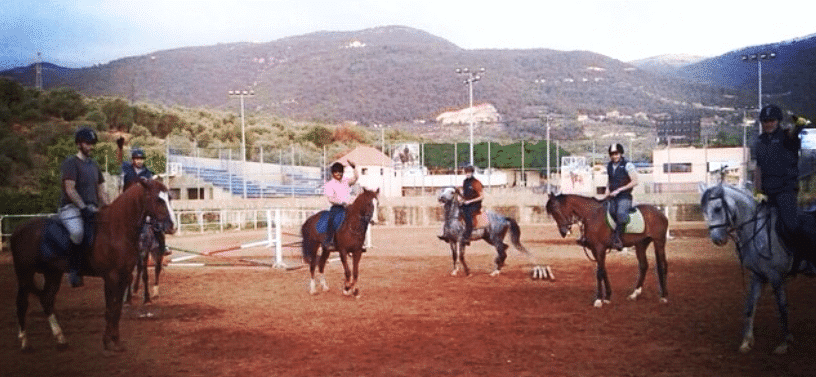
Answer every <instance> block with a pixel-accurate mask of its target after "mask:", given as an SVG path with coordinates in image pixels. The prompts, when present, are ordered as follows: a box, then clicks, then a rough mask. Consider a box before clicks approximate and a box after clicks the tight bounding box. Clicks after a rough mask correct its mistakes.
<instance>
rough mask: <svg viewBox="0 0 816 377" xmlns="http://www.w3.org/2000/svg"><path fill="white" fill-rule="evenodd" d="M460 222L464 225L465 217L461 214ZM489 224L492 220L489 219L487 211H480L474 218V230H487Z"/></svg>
mask: <svg viewBox="0 0 816 377" xmlns="http://www.w3.org/2000/svg"><path fill="white" fill-rule="evenodd" d="M459 221H461V222H462V223H463V224H464V222H465V216H464V215H462V214H461V213H460V214H459ZM489 224H490V219H488V218H487V211H479V213H477V214H475V215H474V216H473V229H481V228H487V226H488V225H489Z"/></svg>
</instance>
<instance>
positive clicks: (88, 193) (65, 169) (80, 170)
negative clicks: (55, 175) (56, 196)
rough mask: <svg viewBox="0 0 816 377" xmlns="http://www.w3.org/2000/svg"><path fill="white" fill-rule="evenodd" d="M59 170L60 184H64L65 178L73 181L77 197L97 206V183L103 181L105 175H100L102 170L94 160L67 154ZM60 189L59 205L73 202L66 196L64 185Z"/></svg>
mask: <svg viewBox="0 0 816 377" xmlns="http://www.w3.org/2000/svg"><path fill="white" fill-rule="evenodd" d="M60 172H61V174H62V179H61V180H60V183H61V184H63V185H64V182H65V181H66V180H71V181H75V182H76V191H77V192H78V193H79V197H80V198H82V201H84V202H85V204H93V205H96V206H99V196H98V193H97V189H98V186H99V184H101V183H102V182H105V177H103V176H102V171H101V170H100V169H99V165H97V164H96V161H94V160H93V159H91V158H86V159H85V160H84V161H83V160H80V159H79V157H77V156H76V155H73V156H69V157H68V158H66V159H65V161H63V162H62V167H61V168H60ZM60 191H61V194H60V203H59V206H60V207H62V206H64V205H66V204H70V203H73V202H71V199H69V198H68V195H66V194H65V188H64V186H63V188H62V190H60Z"/></svg>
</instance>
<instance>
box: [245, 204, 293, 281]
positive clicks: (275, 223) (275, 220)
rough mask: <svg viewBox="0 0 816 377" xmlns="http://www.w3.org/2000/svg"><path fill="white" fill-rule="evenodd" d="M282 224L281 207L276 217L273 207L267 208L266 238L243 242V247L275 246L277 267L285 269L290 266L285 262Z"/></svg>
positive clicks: (277, 209) (276, 211) (277, 210)
mask: <svg viewBox="0 0 816 377" xmlns="http://www.w3.org/2000/svg"><path fill="white" fill-rule="evenodd" d="M280 224H281V210H280V208H276V209H275V211H274V217H273V213H272V210H271V209H268V210H266V239H263V240H259V241H253V242H248V243H245V244H242V245H241V249H246V248H250V247H258V246H264V247H269V248H274V252H275V264H274V266H275V268H284V269H285V268H288V266H286V264H285V263H283V245H282V242H281V238H282V230H281V226H280ZM272 228H274V231H273V230H272ZM273 232H274V233H273Z"/></svg>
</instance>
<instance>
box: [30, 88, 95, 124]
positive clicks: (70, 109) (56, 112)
mask: <svg viewBox="0 0 816 377" xmlns="http://www.w3.org/2000/svg"><path fill="white" fill-rule="evenodd" d="M41 108H42V111H43V113H45V115H49V116H52V117H57V118H62V119H65V120H67V121H72V120H74V119H77V118H79V117H81V116H83V115H85V113H87V112H88V108H87V106H85V101H84V100H83V98H82V96H81V95H80V94H79V93H77V92H75V91H73V90H71V89H68V88H60V89H54V90H52V91H50V92H48V93H47V94H46V95H45V96H44V97H43V98H42V103H41Z"/></svg>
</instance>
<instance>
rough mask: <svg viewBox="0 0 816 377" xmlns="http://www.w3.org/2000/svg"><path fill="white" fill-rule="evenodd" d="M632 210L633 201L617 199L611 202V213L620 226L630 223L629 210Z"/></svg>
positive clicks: (624, 198)
mask: <svg viewBox="0 0 816 377" xmlns="http://www.w3.org/2000/svg"><path fill="white" fill-rule="evenodd" d="M631 208H632V199H631V198H626V197H623V198H621V197H615V198H612V199H611V200H610V201H609V212H610V213H611V214H612V216H613V217H614V218H615V223H616V224H618V225H621V224H626V223H628V222H629V210H630V209H631Z"/></svg>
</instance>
